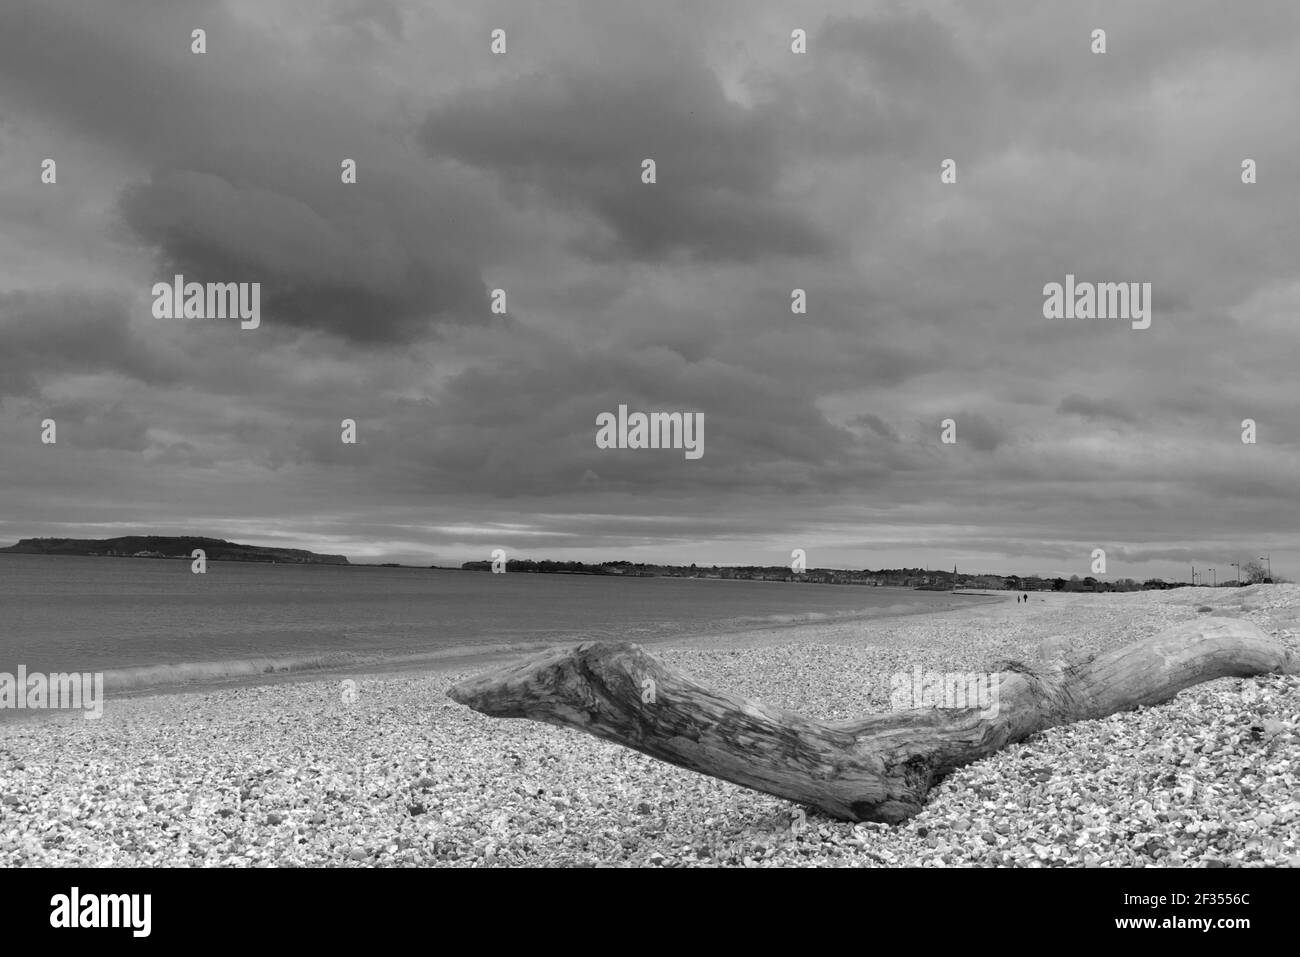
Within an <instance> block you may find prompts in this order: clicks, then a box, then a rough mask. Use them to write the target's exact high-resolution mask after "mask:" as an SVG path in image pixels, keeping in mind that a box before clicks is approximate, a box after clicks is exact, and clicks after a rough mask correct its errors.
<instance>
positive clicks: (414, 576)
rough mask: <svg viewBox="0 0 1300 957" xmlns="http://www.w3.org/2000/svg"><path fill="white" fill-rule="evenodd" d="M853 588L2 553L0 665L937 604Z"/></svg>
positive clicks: (369, 644) (336, 657) (800, 617)
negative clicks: (194, 569) (199, 568)
mask: <svg viewBox="0 0 1300 957" xmlns="http://www.w3.org/2000/svg"><path fill="white" fill-rule="evenodd" d="M971 600H972V599H961V598H953V597H952V596H950V595H946V594H944V593H935V592H917V591H911V590H906V589H893V588H870V587H861V586H848V585H793V584H782V583H777V582H730V581H717V580H707V579H698V580H687V579H674V578H636V579H632V578H626V579H624V578H603V577H602V578H595V577H588V576H572V575H530V574H522V573H517V574H506V575H492V574H489V573H486V572H462V571H440V570H432V569H414V568H375V567H361V566H333V565H271V564H260V563H259V564H248V563H241V562H209V563H208V570H207V574H204V575H195V574H192V573H191V571H190V563H189V562H188V561H163V560H150V559H114V558H76V557H55V556H38V555H0V672H9V673H15V672H16V671H17V667H18V666H19V665H26V666H27V669H28V671H29V672H34V671H41V672H59V671H80V672H87V671H90V672H95V671H103V672H105V675H106V678H105V681H106V685H107V686H108V687H109V688H110V689H114V688H117V689H119V690H121V689H127V688H144V687H149V686H160V685H171V684H176V683H184V682H192V681H199V682H205V681H219V680H222V679H226V678H236V677H239V676H247V675H257V674H267V673H276V672H292V671H298V670H305V669H313V668H320V667H332V666H338V667H347V666H349V665H359V664H368V663H369V664H381V665H401V664H402V663H407V662H409V663H418V662H419V661H422V660H426V659H428V660H436V659H438V658H440V657H449V656H455V655H459V654H467V653H468V654H472V653H475V652H487V651H498V650H507V649H514V648H517V649H519V650H526V649H527V647H529V646H532V645H537V646H539V647H540V646H546V645H553V644H560V643H565V642H577V641H582V640H587V639H618V640H630V641H637V642H641V643H654V642H659V641H664V640H668V639H672V638H674V637H677V636H682V635H699V634H710V633H725V632H729V631H740V630H745V629H752V628H762V627H773V626H781V625H787V624H799V623H805V622H813V621H835V620H844V619H851V618H858V617H864V616H880V615H896V614H907V613H913V612H921V611H930V610H938V609H940V608H944V607H947V606H949V605H951V604H954V603H957V602H969V601H971Z"/></svg>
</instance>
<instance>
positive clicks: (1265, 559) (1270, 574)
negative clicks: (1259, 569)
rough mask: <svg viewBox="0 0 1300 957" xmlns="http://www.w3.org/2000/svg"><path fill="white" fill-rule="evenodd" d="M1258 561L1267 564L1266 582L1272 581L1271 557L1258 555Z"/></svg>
mask: <svg viewBox="0 0 1300 957" xmlns="http://www.w3.org/2000/svg"><path fill="white" fill-rule="evenodd" d="M1259 560H1260V561H1261V562H1268V580H1269V581H1272V580H1273V556H1272V555H1260V556H1259Z"/></svg>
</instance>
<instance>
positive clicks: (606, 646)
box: [449, 618, 1300, 823]
mask: <svg viewBox="0 0 1300 957" xmlns="http://www.w3.org/2000/svg"><path fill="white" fill-rule="evenodd" d="M1003 668H1004V669H1006V670H998V671H996V673H994V674H992V675H990V676H989V679H988V680H989V681H990V682H996V685H997V696H996V697H995V698H992V700H993V701H996V702H997V707H996V708H995V709H991V708H988V707H985V708H983V710H980V709H978V708H973V707H972V708H967V709H963V710H954V709H939V708H929V709H924V710H911V711H895V712H892V713H889V714H879V715H870V716H867V717H863V718H858V719H855V720H852V721H838V722H836V721H817V720H813V719H809V718H804V717H801V716H799V715H797V714H794V713H792V712H789V711H784V710H782V709H780V708H774V707H772V706H770V705H767V704H764V703H763V702H761V701H756V700H753V699H750V698H742V697H740V696H739V695H734V694H729V693H727V692H725V691H713V690H710V689H708V688H705V687H703V686H702V685H699V684H697V683H696V682H694V681H692V680H691V679H690V678H688V677H686V676H684V675H682V674H679V673H678V672H676V671H673V670H672V669H670V668H667V667H665V666H664V665H662V664H660V663H659V662H658V661H657V660H655V659H654V658H652V657H651V656H650V655H648V654H646V653H645V652H644V651H643V650H642V649H641V648H640V647H638V646H637V645H632V644H610V643H597V642H588V643H586V644H582V645H578V646H577V647H576V648H572V649H567V650H560V651H552V652H547V653H545V654H542V655H538V656H537V657H534V658H531V659H529V660H527V661H524V662H523V663H521V664H518V665H515V666H513V667H506V668H502V669H500V670H497V671H494V672H490V673H488V674H485V675H480V676H478V677H475V678H469V679H467V680H465V681H462V682H460V683H459V684H457V685H456V686H455V687H453V688H452V689H451V690H450V692H449V694H450V696H451V698H452V699H453V700H455V701H458V702H460V703H461V704H464V705H468V706H469V707H471V708H473V709H474V710H476V711H481V712H483V713H484V714H488V715H492V716H495V717H502V718H531V719H533V720H535V721H545V722H547V723H550V724H557V725H563V726H568V727H573V728H578V729H580V730H582V731H586V732H587V733H588V734H593V735H595V736H597V737H600V738H605V739H607V740H610V741H615V742H617V743H619V744H622V745H626V746H627V747H629V748H635V749H636V750H638V751H641V752H644V753H645V754H649V755H651V756H652V757H656V758H659V759H661V760H663V761H668V762H670V763H672V764H676V765H680V766H681V767H684V768H689V769H690V770H692V771H698V772H700V773H702V774H708V775H712V776H713V777H716V778H722V779H723V780H725V781H732V782H734V783H736V784H741V785H744V786H746V787H750V788H754V789H755V790H758V791H764V792H766V793H768V794H774V795H777V796H778V797H783V798H787V799H789V800H791V801H797V802H800V803H803V804H808V805H812V806H814V807H817V808H819V809H821V810H822V811H825V812H826V813H827V814H830V815H833V816H834V817H837V818H842V819H846V820H855V821H886V822H889V823H897V822H899V821H902V820H905V819H906V818H908V817H911V816H912V815H914V814H916V813H917V812H918V811H919V810H920V809H921V805H922V804H923V802H924V801H925V796H926V793H927V792H928V791H929V789H930V787H931V786H932V785H933V784H934V783H936V782H937V781H938V780H939V779H940V778H942V777H943V776H944V775H946V774H948V773H949V772H950V771H952V770H954V769H955V768H959V767H961V766H962V765H965V764H969V763H970V762H972V761H976V760H978V759H980V758H982V757H986V756H987V755H990V754H992V753H993V752H995V751H997V750H999V749H1000V748H1003V747H1005V746H1006V745H1008V744H1011V743H1013V742H1016V741H1021V740H1024V739H1025V738H1027V737H1029V736H1030V735H1032V734H1034V733H1035V732H1037V731H1042V730H1043V729H1045V728H1051V727H1054V726H1056V725H1061V724H1069V723H1070V722H1073V721H1083V720H1087V719H1089V718H1102V717H1105V716H1106V715H1110V714H1114V713H1115V712H1117V711H1125V710H1129V709H1132V708H1134V707H1137V706H1138V705H1152V704H1158V703H1159V702H1162V701H1167V700H1168V699H1170V698H1172V697H1173V696H1174V695H1176V694H1177V693H1178V692H1179V691H1181V690H1183V689H1184V688H1187V687H1189V686H1191V685H1194V684H1198V683H1200V682H1203V681H1209V680H1211V679H1213V678H1222V677H1226V676H1240V677H1245V676H1249V675H1255V674H1262V673H1265V672H1273V671H1285V672H1290V673H1296V672H1300V660H1298V659H1297V656H1296V655H1295V654H1293V653H1291V652H1288V651H1287V650H1286V649H1284V648H1283V647H1282V646H1280V645H1279V644H1277V643H1276V642H1273V641H1271V640H1270V639H1269V638H1268V637H1266V636H1265V635H1264V634H1263V632H1261V631H1260V630H1259V629H1258V628H1257V627H1255V626H1254V625H1253V624H1251V623H1250V622H1247V621H1241V620H1235V619H1225V618H1200V619H1197V620H1195V621H1191V622H1187V623H1185V624H1182V625H1179V626H1177V627H1174V628H1171V629H1169V630H1167V631H1165V632H1163V633H1161V634H1159V635H1156V636H1154V637H1151V638H1148V639H1145V640H1143V641H1139V642H1135V643H1134V644H1131V645H1127V646H1125V647H1123V648H1120V649H1118V650H1116V651H1111V652H1107V653H1106V654H1102V655H1097V656H1094V657H1090V658H1087V659H1076V660H1072V661H1068V662H1062V661H1056V662H1051V663H1048V664H1046V665H1043V666H1042V667H1037V668H1032V669H1031V668H1028V667H1026V666H1023V665H1015V664H1009V665H1004V666H1003ZM990 687H991V685H990ZM982 703H983V702H982ZM990 712H995V713H990Z"/></svg>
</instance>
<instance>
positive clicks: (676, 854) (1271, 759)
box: [0, 585, 1300, 867]
mask: <svg viewBox="0 0 1300 957" xmlns="http://www.w3.org/2000/svg"><path fill="white" fill-rule="evenodd" d="M845 587H849V586H845ZM1201 609H1209V610H1208V611H1205V610H1201ZM1205 614H1214V615H1218V616H1224V617H1237V618H1245V619H1248V620H1250V621H1252V622H1254V623H1255V624H1257V625H1259V626H1260V628H1261V629H1263V631H1264V632H1265V633H1266V634H1269V635H1271V636H1273V637H1274V638H1275V639H1276V640H1277V641H1279V642H1280V643H1282V644H1285V645H1287V646H1288V647H1291V648H1293V649H1297V650H1300V638H1298V637H1297V636H1298V635H1300V586H1296V585H1256V586H1250V587H1247V588H1239V589H1227V588H1217V589H1211V588H1185V589H1178V590H1172V591H1165V592H1154V591H1153V592H1135V593H1129V594H1098V595H1093V594H1081V593H1080V594H1043V593H1035V594H1033V595H1031V600H1030V602H1029V603H1028V604H1027V605H1021V604H1017V603H1016V602H1015V601H1014V599H1013V597H1012V596H1006V597H1004V598H1003V599H1002V600H998V601H992V602H990V601H986V600H981V601H974V600H973V601H972V603H971V605H970V606H969V607H965V608H959V609H957V610H954V611H945V612H940V613H936V614H930V615H917V616H910V617H905V618H893V619H875V620H872V621H870V622H860V623H838V624H834V625H828V624H818V625H799V626H793V627H785V628H776V629H767V630H763V631H752V632H744V633H737V634H731V635H723V636H712V637H709V638H700V639H694V640H680V641H674V642H673V644H671V645H665V646H658V645H656V646H653V647H651V648H650V649H649V650H650V651H651V653H653V654H655V655H656V656H657V657H659V658H660V659H661V660H663V661H664V662H665V663H667V664H669V665H671V666H673V667H676V668H678V669H681V670H683V671H685V672H687V673H688V674H691V675H692V676H694V677H695V678H696V679H698V680H699V681H701V682H703V683H705V684H708V685H714V686H717V687H720V688H726V689H728V690H731V691H734V692H737V693H740V694H744V695H748V696H753V697H757V698H761V699H763V700H765V701H768V702H770V703H772V704H775V705H778V706H780V707H783V708H787V709H789V710H792V711H796V712H799V713H801V714H805V715H808V716H811V717H819V718H825V719H844V718H850V717H856V716H860V715H862V714H865V713H869V712H874V711H886V710H889V707H890V682H889V676H890V675H892V674H897V673H904V672H910V671H912V669H913V668H914V667H916V666H918V665H919V666H920V667H922V668H924V669H931V670H935V671H946V672H951V671H966V672H970V671H978V670H983V669H986V668H987V667H989V666H990V665H991V664H992V663H993V662H996V661H999V660H1003V659H1018V660H1022V661H1034V660H1039V659H1042V658H1043V657H1044V656H1045V655H1046V654H1048V651H1049V650H1050V649H1059V648H1061V647H1069V648H1072V649H1076V650H1082V651H1085V652H1087V651H1103V650H1108V649H1111V648H1114V647H1116V646H1118V645H1121V644H1125V643H1127V642H1130V641H1134V640H1137V639H1140V638H1144V637H1147V636H1149V635H1152V634H1155V633H1156V632H1158V631H1160V630H1162V629H1164V628H1166V627H1168V626H1170V625H1172V624H1176V623H1178V622H1183V621H1186V620H1188V619H1192V618H1196V617H1197V616H1198V615H1205ZM457 667H458V669H460V670H443V671H431V672H397V673H391V674H380V675H369V676H367V675H351V676H349V675H338V676H333V677H331V678H329V679H328V680H319V681H315V680H313V681H292V682H284V683H275V684H262V685H249V686H238V687H229V688H222V689H220V690H207V691H196V692H189V693H183V694H165V695H155V696H149V697H133V698H120V699H119V698H111V697H110V699H109V700H108V702H107V704H106V707H105V710H104V716H103V717H102V718H101V719H99V720H94V721H87V720H84V719H83V718H82V717H81V716H80V715H79V714H51V715H45V716H42V717H41V718H40V719H39V720H29V721H21V722H16V721H15V722H8V723H3V724H0V866H5V867H14V866H51V865H71V866H128V867H132V866H196V867H252V866H310V867H411V866H415V867H428V866H458V867H510V866H649V867H717V866H724V867H782V866H832V867H962V866H1029V867H1061V866H1148V865H1154V866H1176V867H1181V866H1186V867H1225V866H1231V867H1237V866H1247V867H1259V866H1296V865H1300V771H1298V769H1300V676H1296V675H1266V676H1260V677H1255V678H1249V679H1236V678H1226V679H1219V680H1215V681H1212V682H1207V683H1205V684H1201V685H1197V686H1195V687H1192V688H1189V689H1187V690H1185V691H1184V692H1182V693H1181V694H1179V695H1178V696H1177V697H1176V698H1174V699H1173V700H1171V701H1169V702H1167V703H1165V704H1162V705H1158V706H1155V707H1150V708H1142V709H1139V710H1137V711H1132V712H1127V713H1123V714H1118V715H1114V716H1112V717H1109V718H1106V719H1103V720H1097V721H1087V722H1080V723H1076V724H1073V725H1069V726H1065V727H1059V728H1054V729H1051V730H1048V731H1045V732H1042V733H1040V734H1038V735H1035V736H1034V737H1032V738H1031V739H1029V740H1027V741H1025V742H1023V743H1021V744H1018V745H1014V746H1011V747H1009V748H1007V749H1005V750H1003V751H1001V752H999V753H998V754H996V755H994V756H992V757H990V758H988V759H985V760H982V761H979V762H977V763H975V764H972V765H970V766H967V767H965V768H962V769H960V770H959V771H957V772H955V773H954V774H952V775H950V776H949V777H948V778H946V779H945V780H944V781H943V782H942V783H940V784H939V785H938V786H937V787H936V788H934V790H932V791H931V794H930V798H929V800H928V802H927V804H926V806H925V808H924V809H923V810H922V811H921V813H920V814H918V815H917V816H915V817H913V818H911V819H910V820H908V821H907V822H905V823H903V824H901V825H897V826H888V825H877V824H852V823H846V822H841V821H836V820H833V819H831V818H828V817H826V816H824V815H821V814H819V813H817V812H815V811H813V810H811V809H802V810H803V811H804V813H802V814H801V813H799V812H800V810H801V809H799V808H796V807H795V806H794V805H792V804H790V803H789V802H787V801H783V800H780V799H777V798H774V797H769V796H767V795H764V794H759V793H756V792H753V791H749V790H747V789H744V788H741V787H738V786H735V785H731V784H728V783H725V782H722V781H718V780H714V779H712V778H708V777H704V776H701V775H698V774H695V773H692V772H689V771H685V770H682V769H679V768H676V767H673V766H671V765H667V764H664V763H662V762H659V761H656V760H654V759H652V758H649V757H646V756H644V755H641V754H639V753H637V752H634V751H631V750H628V749H625V748H622V747H619V746H617V745H614V744H610V743H606V742H603V741H599V740H597V739H595V738H591V737H589V736H587V735H584V734H582V733H580V732H577V731H572V730H568V729H562V728H554V727H550V726H546V725H541V724H537V723H534V722H530V721H522V720H500V719H493V718H488V717H484V716H482V715H479V714H477V713H475V712H472V711H470V710H468V709H466V708H464V707H461V706H460V705H457V704H455V703H453V702H452V701H450V700H449V699H448V698H447V696H446V691H447V688H448V687H450V685H451V684H453V683H455V682H456V681H457V680H459V679H460V678H462V677H465V676H467V675H469V674H473V673H475V672H476V671H477V670H479V669H478V668H473V667H471V668H468V669H466V668H465V667H464V664H463V663H459V664H458V666H457ZM484 667H487V665H486V664H485V665H484ZM344 679H349V680H350V681H351V682H354V683H355V684H349V685H347V686H346V687H344V686H343V684H342V682H343V680H344ZM341 688H342V689H343V690H341Z"/></svg>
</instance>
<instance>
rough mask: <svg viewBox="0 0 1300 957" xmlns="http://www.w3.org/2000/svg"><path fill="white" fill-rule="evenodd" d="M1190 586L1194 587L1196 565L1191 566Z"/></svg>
mask: <svg viewBox="0 0 1300 957" xmlns="http://www.w3.org/2000/svg"><path fill="white" fill-rule="evenodd" d="M1192 587H1193V588H1195V587H1196V566H1195V565H1193V566H1192Z"/></svg>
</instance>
